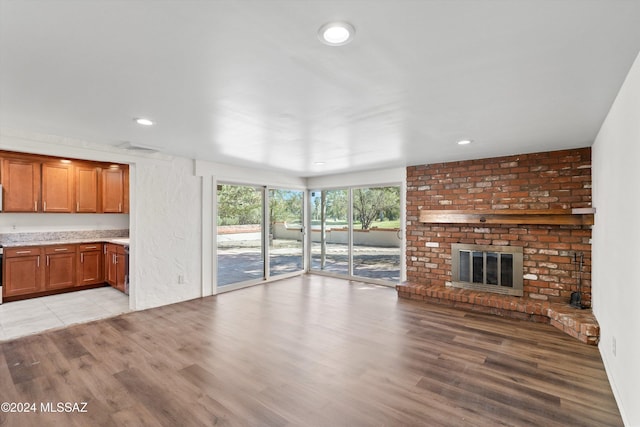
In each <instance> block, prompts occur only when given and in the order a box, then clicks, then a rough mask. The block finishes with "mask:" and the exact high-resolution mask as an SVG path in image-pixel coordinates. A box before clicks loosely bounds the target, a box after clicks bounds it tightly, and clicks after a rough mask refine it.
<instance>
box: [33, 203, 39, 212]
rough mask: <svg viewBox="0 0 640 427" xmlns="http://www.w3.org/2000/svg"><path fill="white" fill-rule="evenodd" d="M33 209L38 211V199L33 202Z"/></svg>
mask: <svg viewBox="0 0 640 427" xmlns="http://www.w3.org/2000/svg"><path fill="white" fill-rule="evenodd" d="M33 211H34V212H38V201H37V200H36V201H35V202H33Z"/></svg>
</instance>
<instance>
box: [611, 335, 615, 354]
mask: <svg viewBox="0 0 640 427" xmlns="http://www.w3.org/2000/svg"><path fill="white" fill-rule="evenodd" d="M611 352H612V353H613V355H614V356H615V355H616V337H611Z"/></svg>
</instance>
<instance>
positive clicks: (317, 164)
mask: <svg viewBox="0 0 640 427" xmlns="http://www.w3.org/2000/svg"><path fill="white" fill-rule="evenodd" d="M313 164H314V165H316V166H322V165H324V164H325V163H324V162H313Z"/></svg>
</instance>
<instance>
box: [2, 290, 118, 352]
mask: <svg viewBox="0 0 640 427" xmlns="http://www.w3.org/2000/svg"><path fill="white" fill-rule="evenodd" d="M127 311H129V297H128V296H127V295H125V294H123V293H122V292H120V291H118V290H116V289H113V288H111V287H103V288H96V289H88V290H84V291H79V292H70V293H66V294H59V295H51V296H47V297H41V298H32V299H28V300H23V301H14V302H9V303H4V304H1V305H0V341H3V340H8V339H12V338H18V337H22V336H25V335H30V334H35V333H38V332H42V331H45V330H47V329H55V328H61V327H64V326H69V325H72V324H75V323H82V322H89V321H91V320H96V319H102V318H105V317H111V316H116V315H118V314H121V313H125V312H127Z"/></svg>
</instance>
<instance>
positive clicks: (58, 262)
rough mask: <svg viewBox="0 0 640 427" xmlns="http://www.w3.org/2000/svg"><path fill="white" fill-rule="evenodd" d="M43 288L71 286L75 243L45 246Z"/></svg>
mask: <svg viewBox="0 0 640 427" xmlns="http://www.w3.org/2000/svg"><path fill="white" fill-rule="evenodd" d="M44 252H45V279H44V289H45V290H47V291H49V290H56V289H65V288H71V287H73V286H74V285H75V278H76V245H55V246H45V247H44Z"/></svg>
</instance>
